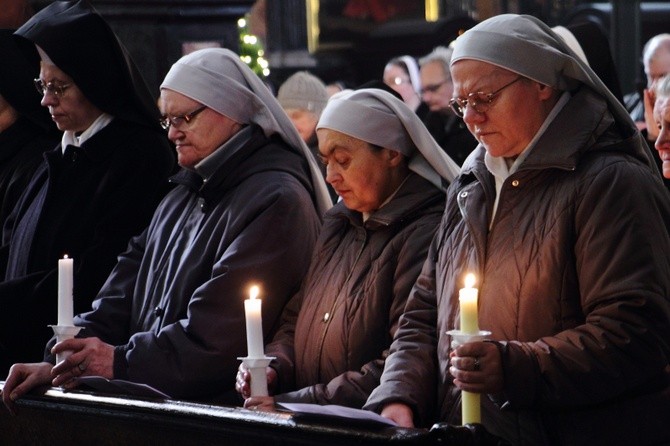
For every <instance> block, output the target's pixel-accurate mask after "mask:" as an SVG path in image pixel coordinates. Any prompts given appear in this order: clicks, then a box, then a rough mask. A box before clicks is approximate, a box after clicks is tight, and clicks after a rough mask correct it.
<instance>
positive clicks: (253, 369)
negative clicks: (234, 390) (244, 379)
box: [237, 356, 275, 396]
mask: <svg viewBox="0 0 670 446" xmlns="http://www.w3.org/2000/svg"><path fill="white" fill-rule="evenodd" d="M237 359H239V360H240V361H242V363H243V364H244V365H246V366H247V368H248V369H249V374H250V375H251V378H250V380H249V381H250V382H249V384H250V385H251V396H268V378H267V374H266V373H265V369H266V368H267V366H268V365H270V362H271V361H272V360H273V359H275V357H274V356H261V357H255V358H252V357H249V356H245V357H239V358H237Z"/></svg>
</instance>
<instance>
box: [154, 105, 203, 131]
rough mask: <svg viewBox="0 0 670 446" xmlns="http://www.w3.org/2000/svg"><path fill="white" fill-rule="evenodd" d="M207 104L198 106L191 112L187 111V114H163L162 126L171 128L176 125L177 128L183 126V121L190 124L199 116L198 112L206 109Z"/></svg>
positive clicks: (167, 128) (166, 128)
mask: <svg viewBox="0 0 670 446" xmlns="http://www.w3.org/2000/svg"><path fill="white" fill-rule="evenodd" d="M206 108H207V106H206V105H203V106H201V107H198V108H197V109H195V110H193V111H192V112H191V113H186V114H185V115H181V116H163V117H161V120H160V124H161V127H163V128H164V129H165V130H169V129H170V126H171V125H172V126H174V127H175V128H177V127H179V126H181V125H182V124H183V123H186V124H188V123H189V122H191V121H192V120H193V118H195V117H196V116H198V113H200V112H201V111H203V110H204V109H206Z"/></svg>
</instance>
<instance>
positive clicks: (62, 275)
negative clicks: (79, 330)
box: [58, 255, 74, 326]
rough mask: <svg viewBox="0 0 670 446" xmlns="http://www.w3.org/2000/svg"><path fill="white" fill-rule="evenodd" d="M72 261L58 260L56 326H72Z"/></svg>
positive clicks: (65, 257)
mask: <svg viewBox="0 0 670 446" xmlns="http://www.w3.org/2000/svg"><path fill="white" fill-rule="evenodd" d="M72 284H73V279H72V259H70V258H68V256H67V255H66V256H64V257H63V258H62V259H58V325H59V326H72V325H74V321H73V320H72V316H73V314H72V313H73V310H72V305H73V304H72Z"/></svg>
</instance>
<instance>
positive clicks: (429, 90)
mask: <svg viewBox="0 0 670 446" xmlns="http://www.w3.org/2000/svg"><path fill="white" fill-rule="evenodd" d="M447 82H449V79H444V80H443V81H442V82H438V83H437V84H433V85H426V86H425V87H423V88H422V89H421V90H419V93H421V95H422V96H423V95H424V94H426V93H435V92H436V91H437V90H439V89H440V87H441V86H442V85H444V84H446V83H447Z"/></svg>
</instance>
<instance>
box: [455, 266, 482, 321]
mask: <svg viewBox="0 0 670 446" xmlns="http://www.w3.org/2000/svg"><path fill="white" fill-rule="evenodd" d="M474 284H475V276H474V274H468V275H467V276H465V288H461V289H460V290H459V291H458V301H459V303H460V310H461V331H462V332H463V333H467V334H476V333H478V332H479V322H478V321H477V288H474Z"/></svg>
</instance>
